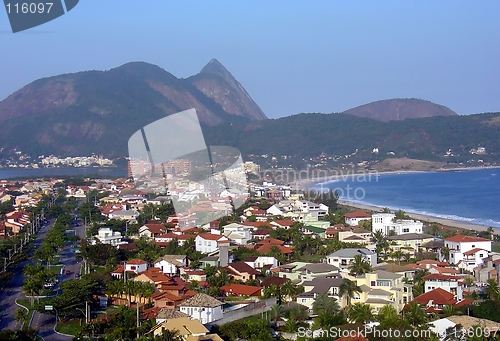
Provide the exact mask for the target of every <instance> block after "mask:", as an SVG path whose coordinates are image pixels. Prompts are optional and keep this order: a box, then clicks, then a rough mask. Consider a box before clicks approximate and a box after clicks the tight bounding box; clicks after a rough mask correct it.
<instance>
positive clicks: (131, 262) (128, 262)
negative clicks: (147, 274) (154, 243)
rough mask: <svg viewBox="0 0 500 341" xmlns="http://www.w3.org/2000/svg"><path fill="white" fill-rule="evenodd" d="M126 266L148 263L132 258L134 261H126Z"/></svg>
mask: <svg viewBox="0 0 500 341" xmlns="http://www.w3.org/2000/svg"><path fill="white" fill-rule="evenodd" d="M127 264H137V265H139V264H148V262H146V261H145V260H142V259H139V258H134V259H131V260H129V261H127Z"/></svg>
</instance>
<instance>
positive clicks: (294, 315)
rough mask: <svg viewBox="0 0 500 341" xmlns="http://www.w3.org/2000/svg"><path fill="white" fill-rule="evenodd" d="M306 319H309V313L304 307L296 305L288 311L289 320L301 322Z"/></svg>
mask: <svg viewBox="0 0 500 341" xmlns="http://www.w3.org/2000/svg"><path fill="white" fill-rule="evenodd" d="M308 317H309V312H308V311H307V308H306V307H304V306H301V305H299V304H297V305H294V306H293V307H292V309H290V320H294V321H297V322H303V321H305V320H307V318H308Z"/></svg>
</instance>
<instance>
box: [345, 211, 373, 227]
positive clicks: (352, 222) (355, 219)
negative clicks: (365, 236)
mask: <svg viewBox="0 0 500 341" xmlns="http://www.w3.org/2000/svg"><path fill="white" fill-rule="evenodd" d="M371 218H372V216H371V215H369V214H368V213H365V212H363V211H355V212H351V213H346V214H344V219H345V222H346V224H349V226H358V225H359V222H360V221H361V220H371Z"/></svg>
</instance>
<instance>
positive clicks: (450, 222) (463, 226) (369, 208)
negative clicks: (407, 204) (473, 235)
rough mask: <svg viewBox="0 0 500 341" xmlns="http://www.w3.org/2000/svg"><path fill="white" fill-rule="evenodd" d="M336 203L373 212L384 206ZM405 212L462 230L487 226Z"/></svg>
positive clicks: (340, 201) (483, 229)
mask: <svg viewBox="0 0 500 341" xmlns="http://www.w3.org/2000/svg"><path fill="white" fill-rule="evenodd" d="M338 204H339V205H341V206H347V207H352V208H356V209H360V210H365V211H374V212H380V211H382V210H383V209H384V207H381V206H375V205H369V204H362V203H355V202H351V201H344V200H338ZM405 213H406V214H407V215H408V216H410V218H412V219H415V220H420V221H421V222H423V223H427V224H432V223H437V224H439V225H445V226H449V227H453V228H458V229H463V230H473V231H477V232H481V231H486V230H487V229H488V227H489V226H487V225H477V224H472V223H468V222H465V221H460V220H454V219H447V218H440V217H436V216H433V215H427V214H419V213H410V212H405ZM493 229H495V231H497V228H495V227H493ZM457 231H458V230H457ZM494 234H498V233H497V232H495V233H494Z"/></svg>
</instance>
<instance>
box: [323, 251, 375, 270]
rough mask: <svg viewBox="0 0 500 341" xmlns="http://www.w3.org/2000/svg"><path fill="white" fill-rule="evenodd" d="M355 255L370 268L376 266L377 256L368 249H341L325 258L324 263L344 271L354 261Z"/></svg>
mask: <svg viewBox="0 0 500 341" xmlns="http://www.w3.org/2000/svg"><path fill="white" fill-rule="evenodd" d="M356 255H361V256H362V257H363V259H364V260H365V261H367V262H368V263H369V264H370V266H372V267H373V266H375V265H377V254H376V253H375V252H373V251H370V250H368V249H356V248H354V249H342V250H339V251H336V252H334V253H331V254H329V255H328V256H326V263H328V264H331V265H335V266H336V267H337V268H340V269H341V270H346V269H348V268H349V266H350V265H351V262H353V261H354V257H355V256H356Z"/></svg>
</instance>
